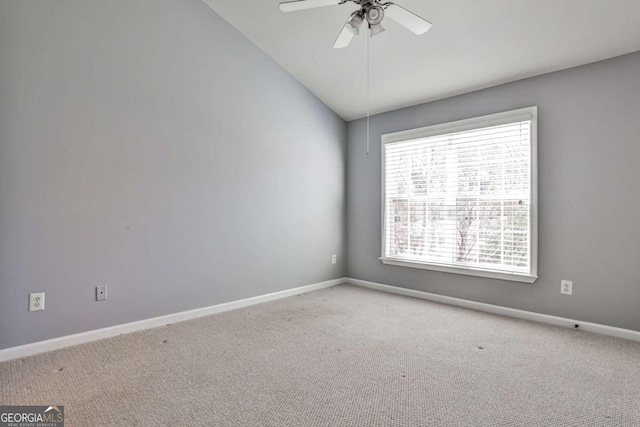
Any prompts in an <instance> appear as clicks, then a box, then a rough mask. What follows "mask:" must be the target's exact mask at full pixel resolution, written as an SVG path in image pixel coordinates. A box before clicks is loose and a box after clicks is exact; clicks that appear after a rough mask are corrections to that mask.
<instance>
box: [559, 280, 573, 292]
mask: <svg viewBox="0 0 640 427" xmlns="http://www.w3.org/2000/svg"><path fill="white" fill-rule="evenodd" d="M560 293H561V294H563V295H573V282H572V281H571V280H563V281H562V282H560Z"/></svg>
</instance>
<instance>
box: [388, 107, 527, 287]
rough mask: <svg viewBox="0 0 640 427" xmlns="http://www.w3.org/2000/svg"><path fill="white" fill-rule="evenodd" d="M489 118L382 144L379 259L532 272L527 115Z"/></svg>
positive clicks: (477, 268)
mask: <svg viewBox="0 0 640 427" xmlns="http://www.w3.org/2000/svg"><path fill="white" fill-rule="evenodd" d="M501 122H506V123H501ZM494 123H496V120H495V117H493V118H492V120H491V121H487V122H485V123H482V121H480V122H479V123H478V122H476V123H475V124H474V126H473V127H472V126H469V124H468V123H467V124H466V125H465V126H461V127H458V129H460V128H462V129H464V130H461V131H456V127H455V126H454V127H453V129H454V130H453V131H452V132H447V133H442V132H436V133H437V134H435V135H433V136H426V137H417V138H415V135H412V139H409V140H399V141H393V142H386V143H384V146H383V149H384V153H383V155H384V158H383V159H384V160H383V162H384V163H383V173H384V184H383V185H384V214H383V215H384V226H383V233H384V236H383V260H384V259H385V258H387V259H396V260H403V261H409V262H417V263H426V264H434V265H440V266H452V267H458V268H465V269H470V270H486V271H495V272H502V273H509V274H523V275H531V274H534V272H535V268H533V267H535V266H533V265H532V221H531V219H532V209H531V208H532V194H533V192H532V138H531V137H532V135H531V132H532V130H531V123H532V117H531V115H529V114H527V115H524V116H523V115H522V114H520V115H518V116H514V117H513V118H512V119H511V120H509V119H508V118H507V119H502V120H498V121H497V123H499V124H494ZM470 127H471V128H470ZM426 129H427V130H428V129H429V128H426ZM428 133H429V132H426V134H428ZM432 133H433V132H432ZM396 139H397V138H396Z"/></svg>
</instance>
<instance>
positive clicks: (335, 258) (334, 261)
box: [331, 255, 338, 264]
mask: <svg viewBox="0 0 640 427" xmlns="http://www.w3.org/2000/svg"><path fill="white" fill-rule="evenodd" d="M336 262H338V257H337V256H336V255H331V264H335V263H336Z"/></svg>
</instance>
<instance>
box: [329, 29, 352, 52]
mask: <svg viewBox="0 0 640 427" xmlns="http://www.w3.org/2000/svg"><path fill="white" fill-rule="evenodd" d="M354 36H355V34H354V33H353V30H352V29H351V28H349V23H346V24H344V27H342V31H340V34H338V38H337V39H336V41H335V43H333V48H334V49H342V48H344V47H347V46H349V44H350V43H351V39H353V37H354Z"/></svg>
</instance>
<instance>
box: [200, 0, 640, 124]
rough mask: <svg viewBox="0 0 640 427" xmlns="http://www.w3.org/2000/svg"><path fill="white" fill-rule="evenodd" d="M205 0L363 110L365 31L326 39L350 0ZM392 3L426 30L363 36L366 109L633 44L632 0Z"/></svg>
mask: <svg viewBox="0 0 640 427" xmlns="http://www.w3.org/2000/svg"><path fill="white" fill-rule="evenodd" d="M204 1H205V3H207V4H209V6H211V7H212V8H213V9H214V10H215V11H216V12H217V13H218V14H220V15H221V16H222V17H223V18H225V19H226V20H227V21H228V22H230V23H231V24H232V25H233V26H235V27H236V28H237V29H238V30H240V31H241V32H242V33H243V34H245V35H246V36H247V37H248V38H249V39H250V40H251V41H253V42H254V43H255V44H256V45H258V46H259V47H260V48H261V49H262V50H263V51H264V52H266V53H267V54H268V55H270V56H271V57H272V58H273V59H274V60H275V61H276V62H278V63H279V64H280V65H281V66H282V67H284V68H285V69H286V70H287V71H289V72H290V73H291V74H292V75H293V76H295V77H296V78H297V79H298V80H299V81H300V82H302V83H303V84H304V85H305V86H306V87H308V88H309V89H310V90H311V91H312V92H313V93H315V94H316V95H317V96H318V97H319V98H320V99H321V100H322V101H323V102H325V103H326V104H327V105H328V106H329V107H330V108H332V109H333V110H334V111H335V112H336V113H338V114H339V115H340V116H341V117H342V118H344V119H345V120H353V119H356V118H360V117H363V116H365V115H366V112H367V102H366V93H367V91H366V72H367V68H366V58H367V55H366V49H367V39H366V37H365V36H364V35H360V36H358V37H356V38H354V40H353V42H352V44H351V46H349V47H348V48H346V49H332V47H331V45H332V44H333V41H334V40H335V38H336V36H337V35H338V33H339V32H340V29H341V27H342V25H343V24H344V22H345V21H346V19H347V18H348V16H349V14H350V13H351V11H353V10H356V9H357V6H356V5H354V4H353V3H348V4H344V5H340V6H333V7H324V8H318V9H312V10H307V11H301V12H291V13H282V12H280V11H279V10H278V3H279V0H204ZM394 1H396V2H397V3H398V4H399V5H401V6H403V7H405V8H407V9H409V10H411V11H413V12H414V13H416V14H418V15H420V16H422V17H424V18H426V19H427V20H429V21H431V22H432V23H433V28H432V29H431V31H429V32H428V33H426V34H425V35H422V36H416V35H415V34H413V33H411V32H409V31H407V30H406V29H404V28H403V27H400V26H399V25H398V24H396V23H395V22H393V21H391V20H390V19H385V20H384V22H383V24H384V26H385V27H386V28H387V31H386V32H384V33H382V34H381V35H378V36H376V37H374V38H372V39H371V40H370V43H371V46H370V48H371V71H370V73H371V92H370V99H371V100H370V106H371V113H372V114H373V113H379V112H383V111H389V110H393V109H396V108H400V107H405V106H409V105H415V104H420V103H423V102H427V101H432V100H435V99H440V98H445V97H448V96H453V95H457V94H461V93H465V92H470V91H473V90H477V89H481V88H485V87H489V86H494V85H497V84H501V83H506V82H509V81H513V80H518V79H521V78H525V77H530V76H534V75H539V74H543V73H547V72H551V71H556V70H561V69H564V68H569V67H573V66H577V65H582V64H586V63H589V62H594V61H598V60H602V59H606V58H610V57H613V56H618V55H622V54H625V53H630V52H634V51H638V50H640V0H535V1H531V0H394ZM363 33H364V31H363ZM638 72H640V70H638Z"/></svg>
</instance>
